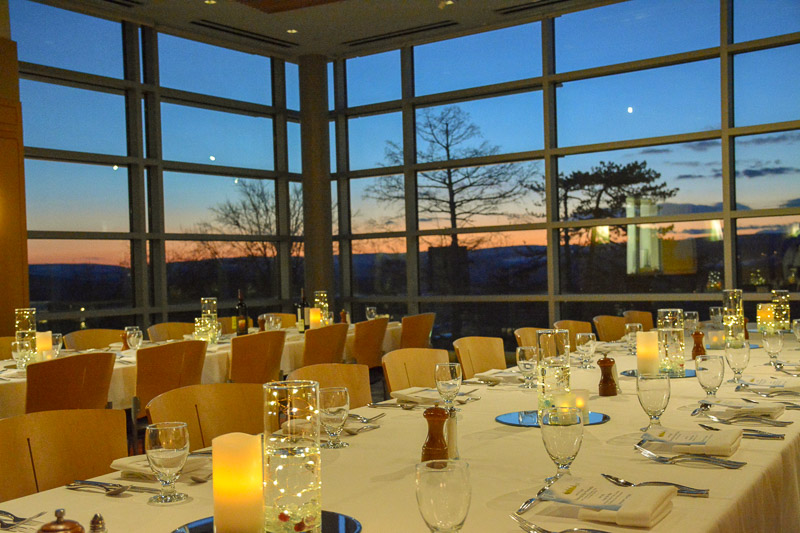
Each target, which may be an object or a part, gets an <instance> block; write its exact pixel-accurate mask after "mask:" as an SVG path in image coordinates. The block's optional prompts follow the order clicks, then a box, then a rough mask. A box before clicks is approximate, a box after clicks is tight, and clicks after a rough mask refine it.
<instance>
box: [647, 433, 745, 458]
mask: <svg viewBox="0 0 800 533" xmlns="http://www.w3.org/2000/svg"><path fill="white" fill-rule="evenodd" d="M642 439H643V440H645V441H647V442H648V443H655V444H654V445H651V446H648V448H653V449H654V451H658V452H659V453H660V452H672V453H702V454H706V455H722V456H725V457H728V456H730V455H733V454H734V453H735V452H736V450H738V449H739V444H741V442H742V430H741V429H738V428H731V429H722V430H720V431H691V430H676V429H664V430H662V431H659V432H657V433H655V432H654V433H645V434H644V435H642Z"/></svg>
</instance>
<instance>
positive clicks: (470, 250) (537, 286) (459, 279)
mask: <svg viewBox="0 0 800 533" xmlns="http://www.w3.org/2000/svg"><path fill="white" fill-rule="evenodd" d="M419 268H420V290H421V293H422V294H423V295H429V294H525V293H545V292H547V232H546V231H545V230H536V231H507V232H503V233H501V232H494V233H468V234H456V235H435V236H426V237H420V254H419Z"/></svg>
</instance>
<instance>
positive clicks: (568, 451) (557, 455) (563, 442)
mask: <svg viewBox="0 0 800 533" xmlns="http://www.w3.org/2000/svg"><path fill="white" fill-rule="evenodd" d="M583 424H584V420H583V411H581V410H580V409H578V408H577V407H550V408H548V409H543V410H542V418H541V420H540V421H539V425H540V426H541V428H542V441H543V442H544V448H545V450H547V455H549V456H550V459H551V460H552V461H553V462H554V463H555V464H556V467H558V470H557V471H556V474H555V475H554V476H552V477H549V478H547V479H546V480H545V482H546V483H547V484H548V485H552V484H553V483H555V482H556V481H557V480H559V479H560V478H562V477H563V476H568V475H570V471H569V467H570V465H571V464H572V461H574V460H575V457H576V456H577V455H578V451H579V450H580V449H581V442H582V441H583Z"/></svg>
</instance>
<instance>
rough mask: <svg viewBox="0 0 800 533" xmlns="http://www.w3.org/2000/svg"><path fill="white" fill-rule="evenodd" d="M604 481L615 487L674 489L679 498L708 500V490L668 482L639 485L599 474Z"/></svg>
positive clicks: (651, 482) (642, 483)
mask: <svg viewBox="0 0 800 533" xmlns="http://www.w3.org/2000/svg"><path fill="white" fill-rule="evenodd" d="M600 475H601V476H603V477H604V478H605V479H607V480H608V481H610V482H611V483H613V484H614V485H617V486H618V487H663V486H668V487H675V488H676V489H678V495H680V496H694V497H696V498H708V493H709V490H708V489H696V488H693V487H687V486H686V485H681V484H679V483H672V482H670V481H643V482H641V483H634V482H632V481H628V480H626V479H622V478H620V477H617V476H612V475H611V474H600Z"/></svg>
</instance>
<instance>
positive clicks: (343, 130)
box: [328, 59, 353, 313]
mask: <svg viewBox="0 0 800 533" xmlns="http://www.w3.org/2000/svg"><path fill="white" fill-rule="evenodd" d="M333 107H334V117H335V119H334V135H335V136H336V154H335V157H336V196H337V204H338V205H337V216H338V219H339V237H340V238H339V282H340V283H341V287H342V299H343V300H344V301H346V302H347V304H346V305H345V308H346V309H347V310H348V311H350V312H351V313H352V311H353V309H352V303H350V299H351V298H352V297H353V241H352V240H351V239H352V233H353V230H352V228H351V221H350V205H351V203H350V179H351V176H350V157H349V153H350V135H349V131H350V130H349V124H348V120H347V115H346V114H345V110H346V109H347V63H346V62H345V61H344V60H343V59H338V60H336V61H334V63H333ZM328 127H330V125H329V126H328Z"/></svg>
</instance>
